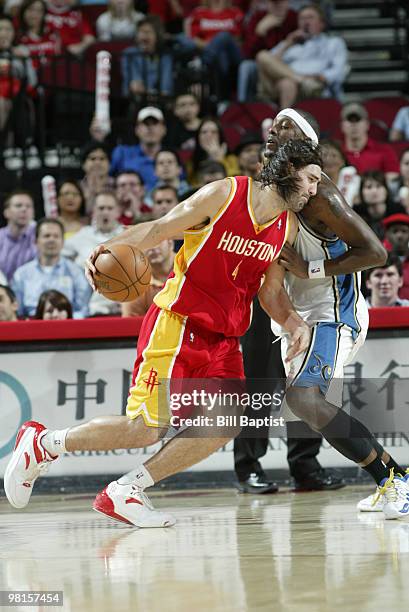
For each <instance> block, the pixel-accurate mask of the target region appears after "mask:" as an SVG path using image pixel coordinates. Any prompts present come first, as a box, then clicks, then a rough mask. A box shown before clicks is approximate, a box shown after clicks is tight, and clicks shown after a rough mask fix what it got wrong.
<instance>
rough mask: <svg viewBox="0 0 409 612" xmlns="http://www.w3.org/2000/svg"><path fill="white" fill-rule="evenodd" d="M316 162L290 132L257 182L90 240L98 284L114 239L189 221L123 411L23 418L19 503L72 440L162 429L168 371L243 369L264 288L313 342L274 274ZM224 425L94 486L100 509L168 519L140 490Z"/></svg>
mask: <svg viewBox="0 0 409 612" xmlns="http://www.w3.org/2000/svg"><path fill="white" fill-rule="evenodd" d="M321 164H322V163H321V159H320V153H319V149H318V148H317V147H316V146H315V145H314V144H313V143H311V142H310V141H303V140H293V141H289V142H287V143H286V144H284V145H283V146H282V147H280V148H279V149H278V151H277V152H276V155H275V156H274V157H273V158H272V159H271V160H270V162H269V164H268V172H265V173H264V174H263V175H260V176H261V177H263V176H264V179H263V178H262V181H261V182H256V181H252V180H251V179H249V178H248V177H235V178H228V179H224V180H221V181H216V182H214V183H212V184H210V185H206V186H205V187H203V188H202V189H201V190H200V191H198V192H197V193H196V194H194V195H193V196H192V197H190V198H188V199H187V200H186V201H185V202H182V203H181V204H179V205H178V206H176V208H174V209H173V210H172V211H170V212H169V213H168V214H167V215H165V217H163V218H161V219H158V220H155V221H150V222H147V223H141V224H139V225H136V226H134V227H131V228H129V229H127V230H126V231H125V232H124V233H123V234H122V235H121V236H120V237H118V239H113V240H111V241H109V242H108V243H106V244H105V245H101V246H100V247H98V248H97V249H95V250H94V251H93V253H92V254H91V255H90V258H89V260H88V262H87V269H86V274H87V277H88V279H89V281H90V282H91V284H92V285H94V281H93V276H92V275H93V273H94V272H95V265H94V264H95V260H96V258H97V257H98V255H99V253H101V252H102V251H103V250H104V249H105V248H109V245H110V244H112V243H114V242H121V243H128V244H132V245H136V246H138V247H139V248H140V249H142V250H146V249H149V248H152V247H154V246H155V245H156V244H158V243H160V242H161V241H163V240H166V239H172V238H175V237H177V236H179V235H180V233H181V232H182V231H183V232H184V244H183V247H182V248H181V250H180V251H179V253H178V254H177V256H176V258H175V265H174V271H173V272H172V273H171V274H170V276H169V278H168V280H167V282H166V284H165V286H164V288H163V290H162V291H161V292H160V293H159V294H158V295H157V296H156V297H155V303H154V304H153V305H152V307H151V308H150V310H149V311H148V313H147V315H146V317H145V319H144V322H143V325H142V328H141V332H140V336H139V341H138V351H137V359H136V363H135V369H134V375H133V383H132V386H131V389H130V394H129V398H128V405H127V416H104V417H98V418H96V419H93V420H92V421H90V422H89V423H86V424H83V425H79V426H77V427H73V428H70V429H65V430H61V431H48V430H47V429H45V427H44V426H43V425H40V424H39V423H35V422H28V423H25V424H24V425H23V426H22V428H21V429H20V431H19V433H18V435H17V441H16V445H15V450H14V452H13V455H12V458H11V460H10V463H9V465H8V467H7V469H6V473H5V478H4V488H5V491H6V494H7V497H8V499H9V501H10V503H11V504H12V505H13V506H14V507H16V508H23V507H25V506H26V505H27V503H28V501H29V499H30V494H31V490H32V487H33V484H34V482H35V480H36V478H37V477H38V476H39V475H40V474H41V471H42V470H43V469H44V468H46V467H48V465H49V463H50V462H51V461H53V460H55V459H56V458H57V457H58V456H59V455H61V454H63V453H64V452H65V451H75V450H77V451H80V450H111V449H116V448H142V447H146V446H149V445H150V444H153V443H155V442H157V441H158V440H159V439H160V438H161V437H163V436H164V435H165V433H166V432H167V431H168V429H169V425H170V423H171V422H172V416H173V415H172V414H171V411H170V410H169V409H167V411H166V415H165V414H163V410H161V411H160V410H159V389H160V384H159V383H160V381H161V379H162V381H164V379H172V380H174V379H191V378H202V379H203V378H209V379H210V378H213V379H235V380H242V379H243V378H244V372H243V361H242V355H241V352H240V350H239V341H238V338H239V337H240V336H241V335H243V333H244V332H245V331H246V329H247V327H248V325H249V322H250V309H251V303H252V300H253V298H254V296H255V295H256V294H257V293H258V295H259V298H260V302H261V304H262V305H263V307H264V308H265V310H266V311H267V313H268V314H269V315H270V316H272V315H273V314H274V318H275V319H276V320H278V321H279V322H280V323H281V324H282V325H283V327H284V328H285V329H286V331H287V332H288V334H289V335H290V337H291V342H290V347H289V351H288V353H287V358H288V359H292V358H293V357H295V356H296V355H297V354H299V353H300V351H304V350H305V349H306V347H307V346H308V343H309V338H310V330H309V328H308V326H307V325H306V324H305V323H304V322H303V320H302V319H301V318H300V317H299V316H298V315H297V314H296V313H295V311H294V309H293V308H292V305H291V303H290V302H289V299H288V296H287V295H286V293H285V291H284V290H283V289H282V288H281V283H280V289H279V293H280V299H279V300H278V301H277V299H276V297H277V291H276V289H277V281H276V280H275V281H274V283H271V280H270V279H271V276H272V275H276V269H277V268H278V269H279V270H281V273H282V275H284V269H283V268H282V267H281V266H279V265H278V257H279V255H280V252H281V250H282V248H283V246H284V244H285V242H290V243H291V242H293V241H294V239H295V235H296V232H297V223H296V217H295V215H294V212H298V211H300V210H301V209H302V208H303V207H304V205H305V204H306V203H307V202H308V199H309V198H310V197H311V196H313V195H315V194H316V191H317V185H318V183H319V181H320V179H321ZM263 278H264V281H263ZM261 283H262V284H261ZM260 285H261V287H260ZM273 294H274V295H275V303H276V308H275V311H274V313H273V312H272V311H271V308H270V304H271V296H272V295H273ZM284 312H285V317H283V313H284ZM216 431H217V432H219V431H220V430H216ZM201 432H202V435H201ZM222 432H223V434H220V435H218V433H215V434H214V435H212V437H210V436H209V435H207V436H206V435H205V434H204V432H203V429H201V428H200V427H199V428H197V427H196V428H195V427H193V426H191V427H187V428H186V429H184V430H183V431H180V432H179V433H178V434H177V435H176V436H174V437H173V438H172V439H171V440H170V441H169V442H168V443H167V444H165V445H164V446H163V447H162V448H161V450H160V451H159V452H157V453H156V454H155V455H153V456H152V457H151V458H150V459H149V460H148V461H147V462H146V464H145V465H143V464H141V465H139V466H138V467H137V468H136V469H135V470H133V471H132V472H130V473H128V474H127V475H125V476H123V477H121V478H120V479H119V480H118V481H115V482H112V483H110V484H109V485H108V486H107V487H106V488H105V489H104V490H103V491H102V492H101V493H99V494H98V496H97V498H96V500H95V502H94V508H95V510H97V511H99V512H102V513H103V514H105V515H107V516H109V517H111V518H115V519H117V520H120V521H123V522H125V523H129V524H133V525H136V526H138V527H164V526H169V525H173V524H174V522H175V520H174V518H173V517H172V516H171V515H169V514H167V513H162V512H158V511H155V510H154V509H153V508H152V505H151V504H150V502H149V500H148V498H147V497H146V495H145V494H144V489H145V488H146V487H149V486H152V485H153V484H154V483H155V482H158V481H160V480H162V479H163V478H166V477H167V476H170V475H172V474H175V473H177V472H180V471H182V470H184V469H186V468H188V467H190V466H191V465H193V464H195V463H197V462H198V461H201V460H202V459H204V458H206V457H207V456H208V455H210V454H211V453H213V452H214V451H216V450H217V449H218V448H220V447H221V446H223V445H224V444H226V442H227V441H228V439H229V438H228V436H230V438H231V437H233V436H234V435H236V434H237V433H238V429H234V428H231V429H230V430H229V432H228V433H226V430H225V429H223V430H222Z"/></svg>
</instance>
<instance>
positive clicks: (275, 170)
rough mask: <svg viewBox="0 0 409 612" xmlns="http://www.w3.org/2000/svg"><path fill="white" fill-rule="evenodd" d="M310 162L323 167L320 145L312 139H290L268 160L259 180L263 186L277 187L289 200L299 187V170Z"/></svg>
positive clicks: (280, 193)
mask: <svg viewBox="0 0 409 612" xmlns="http://www.w3.org/2000/svg"><path fill="white" fill-rule="evenodd" d="M309 164H316V165H317V166H320V167H321V168H322V158H321V150H320V147H319V146H317V145H316V144H314V143H313V142H312V141H311V140H298V139H297V140H288V141H287V142H285V143H284V144H282V145H281V146H280V147H279V148H278V149H277V151H276V153H275V154H274V155H273V156H272V157H271V158H269V159H268V160H267V162H266V164H265V165H264V167H263V168H262V170H261V172H260V174H259V175H258V177H257V180H258V181H259V182H260V183H261V184H262V186H263V187H271V186H272V185H275V186H276V187H277V191H278V194H279V195H280V196H281V197H282V198H283V199H284V200H285V201H287V200H288V199H289V197H290V196H291V195H292V194H293V193H295V192H296V191H297V189H298V180H297V171H298V170H300V169H301V168H304V167H305V166H308V165H309Z"/></svg>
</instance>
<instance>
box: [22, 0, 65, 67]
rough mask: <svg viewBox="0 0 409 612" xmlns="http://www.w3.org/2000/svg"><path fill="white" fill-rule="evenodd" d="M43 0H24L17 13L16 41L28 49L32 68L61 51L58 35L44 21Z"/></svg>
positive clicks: (44, 6) (45, 8) (44, 8)
mask: <svg viewBox="0 0 409 612" xmlns="http://www.w3.org/2000/svg"><path fill="white" fill-rule="evenodd" d="M46 12H47V7H46V5H45V2H44V0H25V1H24V2H23V4H22V5H21V8H20V13H19V24H20V28H19V37H18V42H19V44H20V45H23V46H24V47H26V49H27V50H28V53H29V54H30V57H31V61H32V63H33V66H34V68H35V69H36V70H37V68H38V67H39V65H40V64H44V63H46V62H47V60H48V59H49V58H51V57H54V56H55V55H58V54H59V53H60V52H61V44H60V39H59V36H58V35H57V33H56V32H53V31H51V30H50V28H49V27H48V26H47V25H46V23H45V16H46Z"/></svg>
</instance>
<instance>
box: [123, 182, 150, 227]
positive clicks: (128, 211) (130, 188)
mask: <svg viewBox="0 0 409 612" xmlns="http://www.w3.org/2000/svg"><path fill="white" fill-rule="evenodd" d="M115 187H116V189H115V194H116V198H117V200H118V203H119V208H120V216H119V219H118V221H119V223H121V224H122V225H133V224H134V223H137V222H138V221H141V220H142V219H143V218H144V216H146V215H147V214H148V215H149V214H150V213H151V212H152V208H151V207H150V206H148V205H147V203H146V202H145V201H144V196H145V186H144V184H143V180H142V177H141V175H140V174H139V172H134V171H133V170H130V171H129V172H126V171H125V172H120V173H119V174H118V176H117V177H116V182H115Z"/></svg>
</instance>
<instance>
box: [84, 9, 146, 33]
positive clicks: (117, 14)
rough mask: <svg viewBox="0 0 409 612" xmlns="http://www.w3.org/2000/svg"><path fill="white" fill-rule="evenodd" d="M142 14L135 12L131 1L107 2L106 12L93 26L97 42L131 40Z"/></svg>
mask: <svg viewBox="0 0 409 612" xmlns="http://www.w3.org/2000/svg"><path fill="white" fill-rule="evenodd" d="M142 19H144V14H143V13H140V12H139V11H135V10H134V7H133V2H132V0H109V2H108V10H107V11H106V12H105V13H102V14H101V15H100V16H99V17H98V19H97V21H96V24H95V27H96V31H97V38H98V40H104V41H105V40H133V39H134V38H135V33H136V26H137V24H138V23H139V22H140V21H141V20H142Z"/></svg>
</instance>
